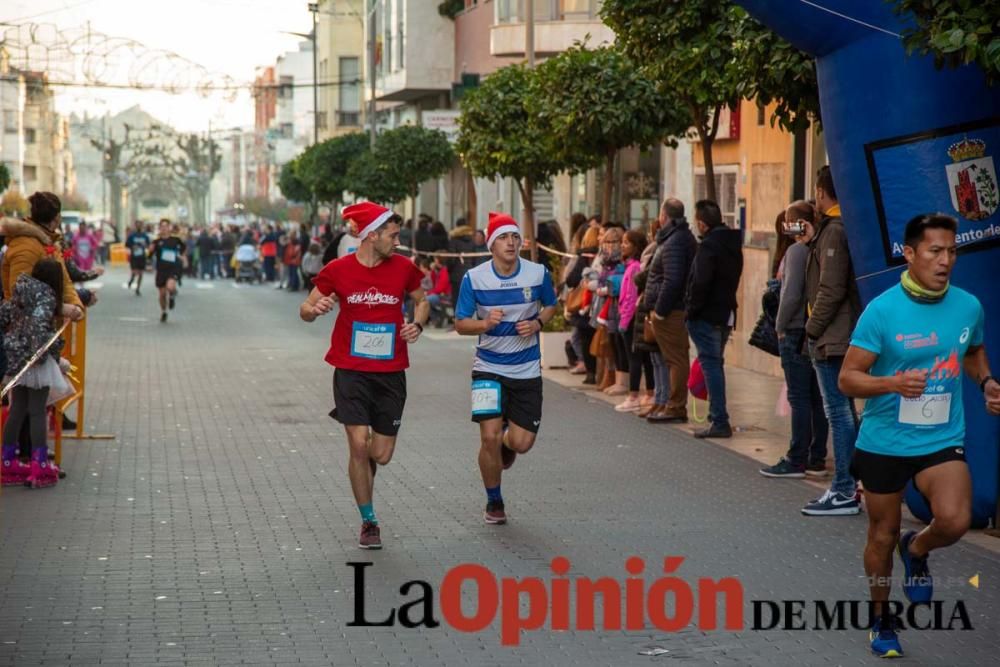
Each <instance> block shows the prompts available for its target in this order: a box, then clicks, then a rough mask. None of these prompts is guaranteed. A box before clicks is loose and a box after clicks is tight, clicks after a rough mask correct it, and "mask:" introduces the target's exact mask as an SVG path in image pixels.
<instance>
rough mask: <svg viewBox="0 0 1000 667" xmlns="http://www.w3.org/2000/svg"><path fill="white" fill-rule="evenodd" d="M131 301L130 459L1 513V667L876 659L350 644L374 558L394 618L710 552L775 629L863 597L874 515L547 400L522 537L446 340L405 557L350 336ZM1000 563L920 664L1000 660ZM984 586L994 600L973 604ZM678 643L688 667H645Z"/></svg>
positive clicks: (109, 372) (90, 459) (116, 357)
mask: <svg viewBox="0 0 1000 667" xmlns="http://www.w3.org/2000/svg"><path fill="white" fill-rule="evenodd" d="M121 279H122V274H121V273H120V272H115V273H113V274H112V275H111V276H109V277H108V278H107V280H106V281H105V288H104V291H103V292H102V302H101V304H100V305H99V306H98V307H97V308H96V309H95V310H94V312H93V314H92V318H93V319H92V321H91V326H90V341H89V342H90V347H89V361H90V367H89V368H88V372H89V387H88V389H89V412H88V415H87V419H86V428H87V430H88V431H91V432H111V433H115V434H116V435H117V436H118V438H117V440H115V441H111V442H101V441H80V442H69V443H67V445H66V448H65V457H64V464H65V468H66V470H67V472H68V475H69V477H68V478H67V479H66V480H64V482H62V483H61V484H60V485H59V486H58V487H57V488H55V489H50V490H41V491H28V490H26V489H19V488H13V489H11V488H9V489H5V490H4V492H3V494H2V496H0V512H2V517H0V539H2V544H3V548H2V550H0V601H2V604H0V665H13V664H17V665H22V664H23V665H30V664H53V665H64V664H73V665H77V664H79V665H93V664H122V665H124V664H130V665H140V664H141V665H144V664H154V663H174V664H205V665H215V664H254V665H262V664H310V665H321V664H336V665H345V664H387V665H388V664H392V665H397V664H415V665H436V664H441V665H453V664H476V665H480V664H483V665H486V664H490V665H492V664H514V663H517V664H539V665H540V664H575V665H583V664H586V665H590V664H607V665H623V664H649V663H650V661H656V660H659V661H664V662H666V661H669V659H670V658H673V659H675V660H680V661H683V662H685V663H687V664H698V665H700V664H733V665H748V664H753V665H803V664H805V665H813V664H874V663H875V662H876V661H875V660H874V659H872V658H869V656H868V653H867V642H866V637H865V634H864V633H862V632H857V631H847V632H837V631H809V632H789V631H766V632H765V631H761V632H755V631H750V630H747V631H743V632H709V633H703V632H701V631H698V630H697V629H696V628H694V627H687V628H685V629H684V630H682V631H680V632H677V633H674V634H667V633H663V632H659V631H655V630H653V629H647V630H643V631H628V632H626V631H597V632H587V631H579V630H573V631H568V632H552V631H550V630H548V629H547V627H548V626H546V629H542V630H538V631H532V632H526V633H525V634H524V635H523V636H522V642H521V645H520V646H518V647H502V646H500V641H499V630H500V629H499V624H498V623H494V624H493V625H492V626H491V627H490V628H489V629H487V630H486V631H484V632H481V633H477V634H465V633H460V632H457V631H455V630H452V629H450V628H447V627H445V626H442V627H439V628H436V629H433V630H430V629H421V630H419V631H418V630H408V629H405V628H402V627H400V626H396V627H393V628H389V627H385V628H350V627H347V626H346V623H347V622H348V621H349V620H350V619H351V617H352V614H353V609H354V599H355V598H354V595H355V591H354V590H353V585H354V584H353V579H352V571H351V570H350V568H348V567H347V565H346V563H347V562H348V561H371V562H373V563H375V565H374V566H373V567H371V568H369V570H368V572H369V576H368V580H369V581H368V591H367V594H366V595H365V600H366V604H367V606H368V610H369V612H368V613H369V615H370V616H371V617H372V618H376V617H379V616H382V617H384V616H385V615H386V614H387V613H388V610H389V608H390V607H391V606H398V605H399V604H400V603H401V601H400V595H399V592H398V591H399V587H400V586H401V585H402V584H403V583H404V582H406V581H408V580H413V579H422V580H426V581H429V582H431V584H432V585H433V586H434V587H435V589H438V588H439V584H440V582H441V579H442V577H443V576H444V574H445V572H446V571H447V570H448V569H449V568H451V567H453V566H455V565H458V564H461V563H480V564H483V565H486V566H487V567H489V568H490V569H491V570H492V571H493V572H494V573H495V574H496V575H497V576H498V577H502V576H509V577H518V578H523V577H529V576H537V577H541V578H543V579H550V578H551V574H550V570H549V561H550V559H551V558H553V557H554V556H559V555H562V556H566V557H568V558H569V559H570V560H571V561H572V564H573V567H572V570H571V575H572V576H587V577H592V578H596V577H599V576H611V577H614V578H616V579H619V580H624V578H625V576H626V574H625V572H624V568H623V564H624V562H625V559H626V558H628V557H629V556H632V555H640V556H642V557H643V558H645V559H646V561H647V564H648V565H647V570H648V571H647V575H648V581H649V582H652V581H653V580H655V579H656V578H657V576H658V574H657V573H658V572H659V567H658V565H659V563H660V562H661V560H662V558H663V557H664V556H666V555H679V556H684V557H685V558H686V560H685V562H684V564H683V566H682V567H681V568H680V570H679V572H678V574H679V575H680V576H681V577H682V578H684V579H685V580H686V581H688V582H691V583H694V582H696V581H697V579H698V577H710V578H713V579H718V578H721V577H726V576H736V577H739V578H740V580H741V582H742V584H743V587H744V590H745V595H746V598H747V604H746V610H747V619H748V621H749V619H750V615H749V613H750V612H749V609H750V604H749V601H750V600H760V599H776V600H786V599H806V600H836V599H846V598H863V597H864V596H865V595H866V590H865V588H864V585H863V584H864V582H863V579H862V574H863V573H862V570H861V564H860V554H861V547H862V544H863V541H864V532H865V520H864V517H845V518H838V519H804V518H802V517H800V516H799V514H798V509H799V507H800V506H801V504H802V500H803V498H807V497H809V495H810V494H812V493H814V489H813V487H811V486H809V485H808V484H805V483H800V482H796V481H783V482H779V483H776V482H774V481H771V480H765V479H764V478H762V477H760V476H759V475H758V474H757V472H756V468H757V465H756V464H755V463H754V462H753V461H751V460H749V459H747V458H745V457H744V456H740V455H736V454H734V452H732V451H729V450H727V449H725V448H722V447H718V446H716V445H714V444H708V443H702V442H697V441H695V440H693V439H692V438H690V437H689V436H687V435H685V434H683V433H681V432H680V431H678V430H676V429H670V428H663V427H660V426H654V425H648V424H645V423H643V422H640V421H639V420H637V419H635V418H634V417H631V416H627V415H620V414H618V413H615V412H614V411H612V410H610V409H609V408H607V407H606V406H605V405H604V404H603V402H601V401H600V400H599V399H597V398H595V397H593V396H591V395H589V394H585V393H580V392H575V391H570V390H567V389H565V388H562V387H560V386H559V385H558V384H556V383H554V382H546V385H545V417H544V420H543V428H542V431H541V435H540V440H539V444H538V446H537V448H536V450H535V451H533V452H532V453H531V454H530V455H529V456H526V457H523V458H522V459H519V461H518V463H517V464H516V466H515V467H514V468H513V470H512V471H511V472H510V473H509V474H508V475H507V476H506V478H505V483H504V495H505V497H506V499H507V504H508V510H509V512H510V515H511V519H512V521H511V524H509V525H508V526H505V527H489V526H485V525H483V524H482V522H481V512H482V506H483V504H484V500H485V498H484V494H483V490H482V484H481V481H480V479H479V473H478V469H477V467H476V451H477V448H478V444H477V435H476V429H475V427H474V425H473V424H471V423H470V422H469V419H468V414H467V410H468V406H467V403H468V385H467V378H468V373H469V368H470V362H471V355H472V341H470V340H468V339H457V340H456V339H454V338H451V337H448V336H444V335H439V334H435V335H433V336H431V337H429V338H430V339H429V340H425V341H422V342H421V343H420V344H419V345H418V346H416V347H415V348H414V350H413V353H412V361H413V368H412V369H411V372H410V374H409V391H410V399H409V402H408V404H407V411H406V415H405V418H404V425H403V430H402V433H401V437H400V444H399V447H398V449H397V454H396V458H395V459H394V461H393V462H392V464H390V465H389V466H388V467H387V468H385V469H383V470H382V471H380V473H379V476H378V484H377V487H376V497H375V505H376V509H377V510H378V512H379V516H380V519H381V521H382V525H383V539H384V541H385V543H386V549H385V550H384V551H382V552H378V553H368V552H362V551H359V550H358V549H357V548H356V546H355V543H356V539H357V530H358V523H359V519H358V514H357V510H356V508H355V506H354V503H353V499H352V497H351V492H350V488H349V485H348V483H347V478H346V472H345V470H346V463H347V452H346V445H345V443H344V437H343V434H342V432H341V430H340V429H339V428H338V427H337V425H336V424H335V423H334V422H332V421H331V420H330V419H329V418H328V417H326V412H327V411H328V410H329V409H330V407H331V406H330V403H331V401H330V393H331V390H330V375H331V373H330V369H329V368H328V367H327V366H326V365H325V364H324V363H323V362H322V355H323V352H324V350H325V346H326V341H327V338H328V335H329V326H330V323H331V321H330V320H329V319H327V320H325V321H323V322H322V323H317V324H314V325H305V324H303V323H301V322H300V321H298V319H297V309H298V304H299V302H300V298H299V296H297V295H290V294H287V293H283V292H277V291H275V290H272V289H270V288H267V287H257V286H254V287H246V288H240V289H235V288H234V287H233V286H232V285H231V283H224V282H219V283H215V284H207V285H203V284H200V283H195V282H189V283H188V284H186V285H185V286H184V288H183V292H182V294H181V297H180V299H179V301H178V310H177V311H175V313H174V314H172V315H171V321H170V322H169V323H168V324H166V325H160V324H159V323H158V322H157V321H156V318H157V315H158V313H157V309H156V306H155V304H154V295H153V290H152V289H147V292H148V293H147V295H146V296H144V297H143V298H141V299H139V298H136V297H134V296H133V295H132V294H131V293H129V292H126V291H124V290H121V289H120V288H119V287H118V284H117V283H116V282H115V281H120V280H121ZM150 287H151V285H150ZM772 405H773V404H772ZM998 564H1000V558H998V557H997V556H996V555H995V554H993V553H991V552H989V551H987V550H984V549H981V548H979V547H977V546H975V545H973V544H969V543H966V542H963V543H962V544H960V545H958V546H956V547H954V548H952V549H950V550H949V551H948V552H947V553H946V554H943V555H941V556H938V557H937V558H936V559H935V560H934V561H933V567H934V574H935V576H936V577H938V579H939V581H940V582H941V584H940V585H939V587H938V589H939V594H940V597H941V598H943V599H950V600H954V599H956V598H961V599H963V600H964V601H965V604H966V605H967V606H968V609H969V613H970V615H971V620H972V623H973V625H974V626H975V631H973V632H966V633H959V632H919V631H915V630H911V631H907V632H905V633H904V634H903V636H902V640H903V642H904V648H905V649H906V650H907V652H908V653H909V654H910V655H911V656H916V658H915V659H916V661H917V663H918V664H934V665H956V664H962V665H973V664H981V665H988V664H995V656H996V654H997V651H998V650H1000V632H998V630H1000V623H998V619H1000V592H998V589H997V585H996V573H997V572H998V571H1000V570H998ZM977 572H978V573H981V574H982V580H981V587H980V588H979V589H978V590H976V589H974V588H972V587H971V586H969V585H968V584H966V583H964V582H965V580H966V579H967V578H968V577H969V576H971V575H973V574H975V573H977ZM469 592H470V591H469V590H466V591H465V593H466V594H465V596H464V598H465V600H466V603H467V604H468V605H469V606H467V607H466V611H467V613H470V612H471V611H472V607H471V604H472V599H471V597H470V595H469ZM413 597H414V596H413V594H412V593H411V594H410V595H409V596H407V599H412V598H413ZM434 606H435V612H434V613H435V616H436V617H437V619H438V620H439V621H440V620H442V618H441V611H440V606H439V604H438V602H437V600H435V605H434ZM600 616H601V614H600V609H599V610H598V618H600ZM651 645H655V646H659V647H662V648H664V649H666V650H668V651H669V653H668V654H666V655H664V656H663V657H661V658H652V657H647V656H644V655H640V651H642V650H644V649H645V648H646V647H649V646H651Z"/></svg>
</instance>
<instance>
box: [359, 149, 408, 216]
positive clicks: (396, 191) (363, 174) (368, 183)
mask: <svg viewBox="0 0 1000 667" xmlns="http://www.w3.org/2000/svg"><path fill="white" fill-rule="evenodd" d="M376 145H378V144H377V143H376ZM347 181H348V182H349V183H350V187H349V189H350V191H351V192H353V193H354V194H356V195H357V196H358V197H361V198H362V199H367V200H369V201H375V202H382V203H384V204H395V203H397V202H401V201H403V200H404V199H406V196H407V194H408V192H407V191H406V186H405V185H404V184H403V183H402V182H401V181H400V180H399V179H398V178H396V176H395V174H392V173H390V171H389V169H388V168H387V166H386V165H384V164H382V163H380V162H379V161H378V160H376V159H375V156H374V155H373V154H371V153H362V154H361V156H360V157H358V159H356V160H355V161H354V162H352V163H351V168H350V169H349V170H348V172H347Z"/></svg>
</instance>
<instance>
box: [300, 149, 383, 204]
mask: <svg viewBox="0 0 1000 667" xmlns="http://www.w3.org/2000/svg"><path fill="white" fill-rule="evenodd" d="M368 142H369V140H368V135H367V134H363V133H361V132H352V133H351V134H344V135H341V136H339V137H334V138H332V139H327V140H326V141H323V142H320V143H318V144H313V145H312V146H310V147H309V148H307V149H306V150H305V152H304V153H302V154H301V155H300V156H299V157H298V158H296V166H295V174H296V175H297V176H298V177H299V179H300V180H301V181H302V183H303V184H304V185H305V186H306V187H307V188H308V189H309V190H310V191H311V192H312V194H313V195H314V196H315V197H316V199H317V201H321V202H325V203H329V204H338V203H342V202H343V200H344V191H345V190H350V189H351V188H349V187H348V185H349V180H348V178H347V172H348V171H349V170H350V167H351V163H352V162H354V161H355V160H356V159H358V158H359V157H361V156H362V155H365V154H367V153H368V150H369V149H368V145H369V143H368ZM282 192H284V190H282ZM285 196H286V197H289V198H290V199H294V197H292V196H291V195H290V194H288V193H285ZM308 199H310V198H308V197H307V198H306V199H305V200H302V201H307V200H308Z"/></svg>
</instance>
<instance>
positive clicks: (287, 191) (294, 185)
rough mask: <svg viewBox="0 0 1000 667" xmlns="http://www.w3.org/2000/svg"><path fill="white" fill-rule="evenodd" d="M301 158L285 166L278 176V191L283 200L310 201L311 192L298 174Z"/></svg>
mask: <svg viewBox="0 0 1000 667" xmlns="http://www.w3.org/2000/svg"><path fill="white" fill-rule="evenodd" d="M300 158H301V156H299V157H297V158H295V159H294V160H292V161H291V162H289V163H287V164H285V165H284V166H283V167H282V168H281V174H280V175H279V176H278V189H279V190H281V194H283V195H284V196H285V199H287V200H289V201H296V202H307V201H310V200H311V199H312V191H311V190H310V189H309V186H308V185H306V183H305V181H303V180H302V178H301V177H300V176H299V174H298V169H299V165H300V164H301V163H300Z"/></svg>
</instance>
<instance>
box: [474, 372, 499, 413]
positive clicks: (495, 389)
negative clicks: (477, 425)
mask: <svg viewBox="0 0 1000 667" xmlns="http://www.w3.org/2000/svg"><path fill="white" fill-rule="evenodd" d="M501 390H502V388H501V387H500V383H499V382H497V381H496V380H473V381H472V414H474V415H498V414H500V412H501V403H500V392H501Z"/></svg>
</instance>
